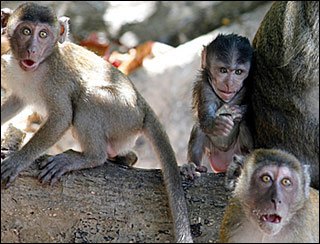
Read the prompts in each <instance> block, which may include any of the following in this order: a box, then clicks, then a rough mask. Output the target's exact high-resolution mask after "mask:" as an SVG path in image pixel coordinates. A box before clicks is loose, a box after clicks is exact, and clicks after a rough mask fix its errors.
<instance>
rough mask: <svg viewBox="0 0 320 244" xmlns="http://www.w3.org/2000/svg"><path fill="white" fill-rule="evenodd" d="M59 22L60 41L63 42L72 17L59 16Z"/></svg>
mask: <svg viewBox="0 0 320 244" xmlns="http://www.w3.org/2000/svg"><path fill="white" fill-rule="evenodd" d="M59 24H60V36H59V42H60V43H63V42H64V41H65V40H66V38H67V36H68V33H69V24H70V18H68V17H66V16H62V17H60V18H59Z"/></svg>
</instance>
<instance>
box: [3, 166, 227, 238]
mask: <svg viewBox="0 0 320 244" xmlns="http://www.w3.org/2000/svg"><path fill="white" fill-rule="evenodd" d="M38 173H39V170H38V169H37V166H36V164H34V165H33V166H32V167H31V168H30V169H28V170H27V171H25V172H23V173H21V174H20V176H19V177H18V178H17V179H16V181H15V182H14V183H13V185H11V186H10V187H9V188H8V189H3V188H2V189H1V242H65V243H66V242H98V243H101V242H173V241H174V238H173V232H172V221H171V215H170V210H169V208H168V199H167V196H166V191H165V188H164V184H163V180H162V174H161V171H160V170H159V169H153V170H146V169H137V168H132V167H124V166H119V165H115V164H112V163H108V164H105V165H103V166H101V167H98V168H94V169H89V170H81V171H76V172H72V173H69V174H66V175H65V176H63V177H62V178H61V181H60V182H58V183H56V184H55V185H53V186H50V185H49V184H40V183H39V181H38V179H37V175H38ZM223 183H224V174H212V173H207V174H202V176H201V177H200V178H196V179H195V180H194V181H189V180H188V179H184V180H183V188H184V191H185V196H186V200H187V204H188V210H189V217H190V222H191V227H192V234H193V238H194V241H195V242H216V241H217V240H218V236H219V228H220V224H221V221H222V218H223V214H224V210H225V206H226V204H227V197H228V192H226V190H225V188H224V186H223Z"/></svg>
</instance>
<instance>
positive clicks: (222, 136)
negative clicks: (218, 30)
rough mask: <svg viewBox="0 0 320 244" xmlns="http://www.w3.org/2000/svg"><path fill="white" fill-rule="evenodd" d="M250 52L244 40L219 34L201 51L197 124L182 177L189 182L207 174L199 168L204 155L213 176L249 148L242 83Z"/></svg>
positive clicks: (195, 94)
mask: <svg viewBox="0 0 320 244" xmlns="http://www.w3.org/2000/svg"><path fill="white" fill-rule="evenodd" d="M252 57H253V49H252V47H251V45H250V43H249V40H248V39H247V38H246V37H242V36H239V35H236V34H229V35H223V34H220V35H218V37H217V38H216V39H215V40H213V41H212V42H211V43H210V44H209V45H207V46H205V47H204V49H203V51H202V60H201V68H202V71H201V76H200V77H199V79H198V80H197V81H196V82H195V83H194V87H193V111H194V114H195V119H196V123H195V125H194V126H193V128H192V131H191V135H190V139H189V144H188V164H185V165H184V166H183V169H182V173H184V174H185V175H187V176H188V177H189V178H190V179H193V178H194V176H196V175H199V173H198V172H197V171H199V172H201V171H206V168H205V167H203V166H201V161H202V157H203V155H204V154H205V153H207V154H208V156H209V161H210V164H211V167H212V169H213V170H214V172H226V170H227V167H228V165H229V163H230V162H231V161H232V156H233V155H234V154H240V155H244V154H246V153H248V152H249V151H250V149H251V148H252V138H251V133H250V131H249V129H248V127H247V125H246V121H245V118H244V115H245V112H246V109H247V106H246V85H245V80H246V78H247V77H248V75H249V71H250V66H251V60H252Z"/></svg>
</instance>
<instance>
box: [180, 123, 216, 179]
mask: <svg viewBox="0 0 320 244" xmlns="http://www.w3.org/2000/svg"><path fill="white" fill-rule="evenodd" d="M209 145H210V142H209V139H208V137H207V136H206V134H205V133H203V131H202V130H201V129H200V127H199V123H196V124H195V125H194V126H193V128H192V131H191V134H190V139H189V143H188V163H186V164H184V165H183V166H182V167H181V172H182V174H184V175H185V176H187V177H188V178H189V179H191V180H193V179H194V177H196V176H200V173H199V172H207V168H206V167H205V166H201V162H202V157H203V155H204V153H205V149H206V147H209Z"/></svg>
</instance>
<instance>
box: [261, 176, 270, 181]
mask: <svg viewBox="0 0 320 244" xmlns="http://www.w3.org/2000/svg"><path fill="white" fill-rule="evenodd" d="M261 180H262V181H263V182H270V181H271V177H270V176H269V175H264V176H262V177H261Z"/></svg>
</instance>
